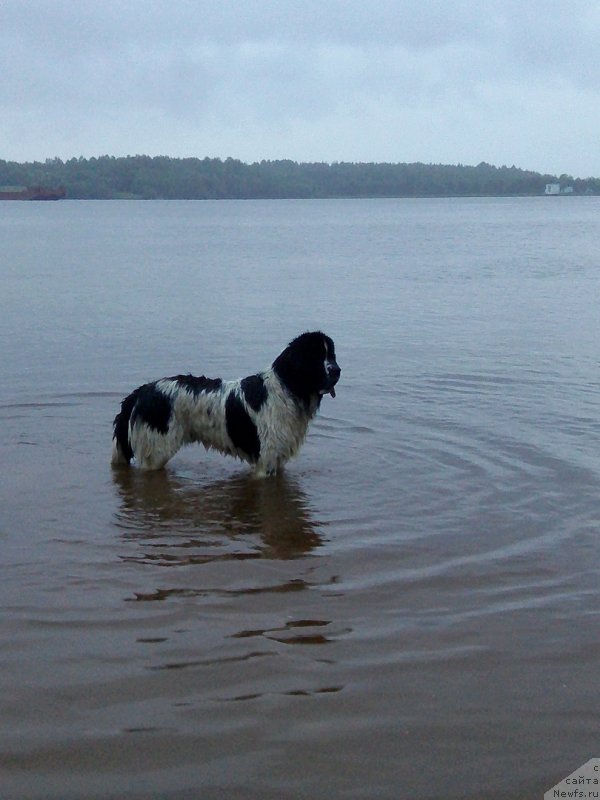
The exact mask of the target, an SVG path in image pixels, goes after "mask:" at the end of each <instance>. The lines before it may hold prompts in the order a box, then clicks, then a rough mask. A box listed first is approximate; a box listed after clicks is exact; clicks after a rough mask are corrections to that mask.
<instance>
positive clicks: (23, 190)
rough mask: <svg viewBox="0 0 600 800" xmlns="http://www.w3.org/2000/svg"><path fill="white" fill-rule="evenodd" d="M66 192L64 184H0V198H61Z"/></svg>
mask: <svg viewBox="0 0 600 800" xmlns="http://www.w3.org/2000/svg"><path fill="white" fill-rule="evenodd" d="M66 194H67V190H66V189H65V187H64V186H59V187H58V189H48V188H47V187H46V186H1V187H0V200H62V199H63V198H64V197H65V196H66Z"/></svg>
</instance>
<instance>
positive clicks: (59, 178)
mask: <svg viewBox="0 0 600 800" xmlns="http://www.w3.org/2000/svg"><path fill="white" fill-rule="evenodd" d="M547 183H560V184H561V187H562V188H564V187H566V186H572V187H573V193H574V194H600V179H598V178H588V179H585V180H584V179H580V178H577V179H575V178H572V177H571V176H569V175H561V176H558V177H557V176H555V175H541V174H540V173H538V172H531V171H528V170H523V169H518V168H517V167H514V166H512V167H505V166H504V167H495V166H492V165H491V164H486V163H485V162H482V163H481V164H478V165H477V166H464V165H462V164H458V165H444V164H420V163H416V164H385V163H348V162H339V163H337V162H336V163H333V164H328V163H297V162H295V161H288V160H283V161H260V162H256V163H253V164H246V163H244V162H242V161H238V160H237V159H233V158H227V159H225V160H222V159H220V158H204V159H198V158H169V157H167V156H158V157H154V158H153V157H150V156H127V157H123V158H115V157H114V156H101V157H100V158H71V159H69V160H68V161H62V160H61V159H60V158H54V159H48V160H46V161H45V162H38V161H35V162H32V163H23V164H21V163H17V162H13V161H3V160H0V186H34V185H43V186H49V187H58V186H64V187H65V188H66V191H67V197H70V198H75V199H116V198H140V199H159V198H160V199H182V200H188V199H189V200H202V199H220V198H242V199H246V198H318V197H321V198H325V197H456V196H485V195H488V196H501V195H510V196H515V195H539V194H543V193H544V189H545V186H546V184H547Z"/></svg>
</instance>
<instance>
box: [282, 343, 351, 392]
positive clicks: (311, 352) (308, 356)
mask: <svg viewBox="0 0 600 800" xmlns="http://www.w3.org/2000/svg"><path fill="white" fill-rule="evenodd" d="M273 369H274V370H275V374H276V375H277V377H278V378H279V379H280V380H281V382H282V383H283V384H284V385H285V387H286V388H287V389H288V390H289V391H290V392H291V393H292V394H294V395H295V396H296V397H298V398H299V399H300V400H302V401H303V402H304V403H305V404H306V405H307V406H309V405H310V403H311V400H313V401H314V399H315V398H316V402H317V405H318V404H319V403H320V402H321V397H322V396H323V395H324V394H330V395H331V396H332V397H335V385H336V383H337V382H338V381H339V379H340V372H341V370H340V368H339V366H338V364H337V361H336V360H335V346H334V344H333V340H332V339H330V338H329V336H326V335H325V334H324V333H321V331H313V332H311V333H302V334H301V335H300V336H297V337H296V338H295V339H294V340H293V341H291V342H290V343H289V345H288V346H287V347H286V348H285V350H284V351H283V353H281V354H280V355H279V356H277V358H276V359H275V361H274V362H273Z"/></svg>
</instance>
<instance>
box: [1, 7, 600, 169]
mask: <svg viewBox="0 0 600 800" xmlns="http://www.w3.org/2000/svg"><path fill="white" fill-rule="evenodd" d="M599 43H600V3H598V2H597V0H586V1H585V2H584V1H583V0H566V1H565V2H562V1H558V0H448V1H447V0H437V1H436V0H369V2H366V0H345V1H344V0H164V1H161V0H155V1H153V0H139V1H138V0H0V158H3V159H7V160H15V161H30V160H44V159H45V158H52V157H54V156H58V157H60V158H63V159H66V158H71V157H72V156H80V155H82V156H85V157H90V156H98V155H102V154H110V155H128V154H132V155H135V154H138V153H145V154H148V155H170V156H197V157H200V158H203V157H204V156H210V157H215V156H218V157H221V158H226V157H227V156H232V157H234V158H240V159H242V160H243V161H257V160H261V159H278V158H291V159H294V160H297V161H392V162H397V161H423V162H436V163H437V162H439V163H449V164H455V163H463V164H477V163H479V162H480V161H488V162H489V163H492V164H495V165H497V166H501V165H503V164H507V165H509V166H510V165H512V164H515V165H516V166H518V167H523V168H526V169H534V170H537V171H540V172H548V173H554V174H560V173H563V172H566V173H570V174H572V175H574V176H576V177H589V176H591V175H594V176H600V146H599V143H600V66H599V64H600V55H599V54H600V50H599Z"/></svg>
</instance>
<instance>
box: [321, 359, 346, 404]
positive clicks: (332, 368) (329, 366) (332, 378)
mask: <svg viewBox="0 0 600 800" xmlns="http://www.w3.org/2000/svg"><path fill="white" fill-rule="evenodd" d="M325 372H326V374H327V380H326V383H325V388H324V389H323V391H322V392H321V394H330V395H331V396H332V397H335V385H336V383H337V382H338V381H339V379H340V375H341V374H342V370H341V369H340V368H339V366H338V365H337V362H335V361H328V362H327V363H326V364H325Z"/></svg>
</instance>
